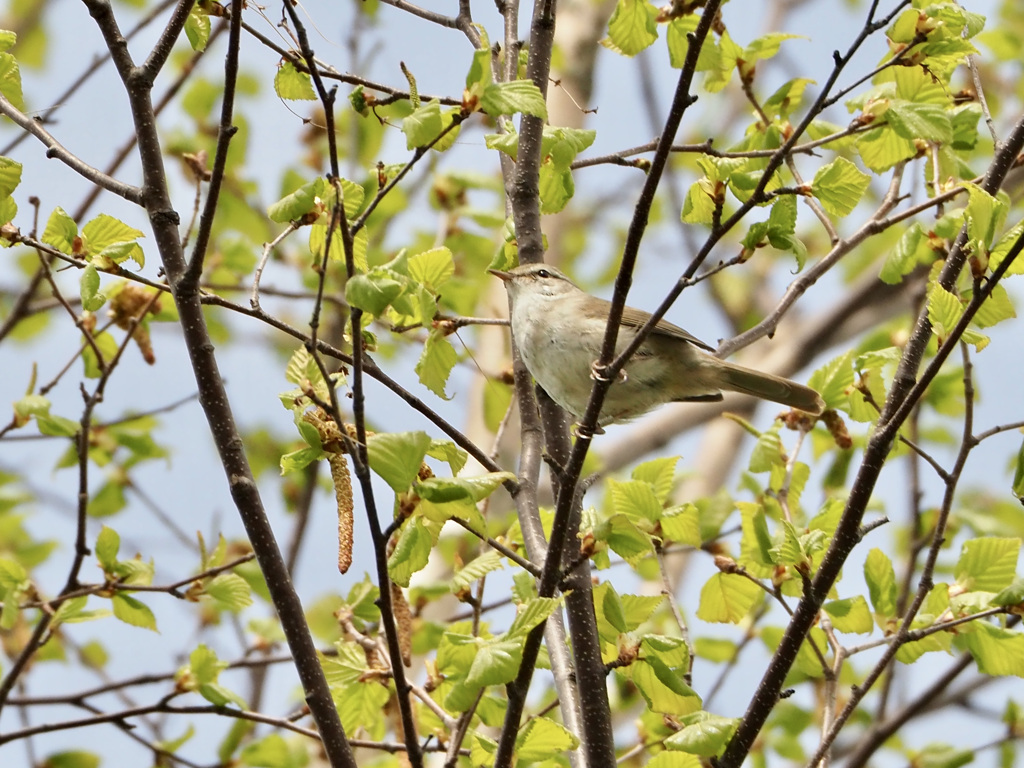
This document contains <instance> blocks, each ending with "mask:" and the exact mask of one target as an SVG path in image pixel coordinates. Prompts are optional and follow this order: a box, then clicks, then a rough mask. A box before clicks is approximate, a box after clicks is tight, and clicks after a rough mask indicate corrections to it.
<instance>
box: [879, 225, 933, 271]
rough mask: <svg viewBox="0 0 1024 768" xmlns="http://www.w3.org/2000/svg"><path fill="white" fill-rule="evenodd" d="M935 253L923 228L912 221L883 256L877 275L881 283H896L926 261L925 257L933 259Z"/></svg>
mask: <svg viewBox="0 0 1024 768" xmlns="http://www.w3.org/2000/svg"><path fill="white" fill-rule="evenodd" d="M937 255H938V254H936V252H935V251H934V250H932V249H931V247H930V240H929V238H928V237H927V235H926V234H925V231H924V228H923V227H922V226H921V225H920V224H919V223H918V222H914V223H913V224H911V225H910V226H909V227H907V230H906V231H905V232H904V233H903V235H902V236H901V237H900V239H899V240H898V241H897V242H896V245H895V246H894V247H893V249H892V250H891V251H889V255H888V256H886V257H885V263H884V264H883V265H882V271H881V273H880V274H879V276H878V277H879V279H880V280H881V281H882V282H883V283H887V284H889V285H896V284H898V283H900V282H902V280H903V278H904V277H905V276H906V275H909V274H910V273H911V272H913V271H914V268H915V267H916V266H917V265H918V264H923V263H926V260H927V259H929V258H931V259H934V258H935V257H936V256H937Z"/></svg>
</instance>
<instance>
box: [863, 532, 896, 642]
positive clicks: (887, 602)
mask: <svg viewBox="0 0 1024 768" xmlns="http://www.w3.org/2000/svg"><path fill="white" fill-rule="evenodd" d="M864 580H865V581H867V583H868V592H869V593H870V595H871V605H873V606H874V609H875V615H876V616H877V617H878V619H879V622H880V624H879V625H880V626H883V627H884V624H885V621H886V620H888V619H891V618H893V617H895V615H896V592H897V587H896V571H895V570H894V569H893V567H892V561H891V560H890V559H889V557H888V555H886V554H885V553H884V552H883V551H882V550H880V549H877V548H876V549H872V550H871V551H870V552H868V556H867V559H866V560H865V561H864Z"/></svg>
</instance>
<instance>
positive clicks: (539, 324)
mask: <svg viewBox="0 0 1024 768" xmlns="http://www.w3.org/2000/svg"><path fill="white" fill-rule="evenodd" d="M491 273H492V274H494V275H495V276H497V277H499V278H501V279H502V280H503V281H504V283H505V288H506V289H507V290H508V294H509V297H510V299H511V302H512V318H511V321H512V336H513V338H514V339H515V342H516V346H517V347H518V348H519V353H520V354H521V355H522V356H523V362H524V363H526V367H527V368H528V369H529V371H530V373H531V374H532V375H533V378H534V379H536V381H537V383H538V384H540V385H541V386H542V387H543V388H544V390H545V391H546V392H547V393H548V394H549V395H551V398H552V399H553V400H554V401H555V402H556V403H558V404H559V405H560V406H561V407H562V408H564V409H565V410H566V411H567V412H568V413H569V414H570V415H572V417H573V418H575V419H577V420H579V419H581V418H582V417H583V413H584V411H585V410H586V407H587V401H588V400H589V398H590V390H591V387H592V385H593V381H592V376H593V375H594V374H593V367H594V363H595V362H597V359H598V357H599V356H600V353H601V345H602V343H603V340H604V333H605V325H606V324H607V322H608V314H609V310H610V307H611V303H610V302H608V301H605V300H604V299H599V298H596V297H594V296H591V295H589V294H587V293H585V292H583V291H582V290H580V288H578V287H577V286H576V285H575V284H574V283H573V282H572V281H571V280H570V279H569V278H568V277H566V276H565V275H564V274H562V273H561V272H560V271H559V270H557V269H555V268H554V267H552V266H548V265H547V264H523V265H520V266H518V267H516V268H515V269H511V270H509V271H507V272H503V271H501V270H497V269H492V270H491ZM650 317H651V315H650V314H649V313H647V312H644V311H642V310H639V309H632V308H630V307H626V308H625V310H624V311H623V313H622V324H621V325H620V326H619V335H618V339H617V342H616V350H615V351H616V354H618V353H619V352H621V351H622V350H623V349H625V347H626V345H627V344H629V342H630V341H632V339H633V337H634V336H635V335H636V333H637V331H638V330H639V329H640V328H641V327H642V326H643V325H644V324H645V323H646V322H647V321H648V320H649V319H650ZM703 350H706V351H703ZM712 351H713V350H712V348H711V347H709V346H708V345H707V344H705V343H704V342H702V341H700V340H699V339H698V338H696V337H695V336H692V335H691V334H689V333H687V332H686V331H684V330H683V329H682V328H680V327H678V326H676V325H673V324H672V323H669V322H666V321H665V320H661V321H659V322H658V324H657V325H656V326H655V327H654V330H653V331H652V333H651V334H650V335H649V336H648V337H647V338H646V339H645V340H644V342H643V343H642V344H641V345H640V347H639V349H637V351H636V353H635V354H634V355H633V357H632V358H630V360H629V361H628V362H627V363H626V366H625V368H624V369H623V371H622V372H621V373H620V375H619V380H617V381H616V382H614V383H613V384H612V385H611V387H610V388H609V390H608V394H607V396H606V397H605V400H604V404H603V406H602V407H601V414H600V417H599V419H598V424H599V425H600V426H604V425H606V424H614V423H617V422H621V421H628V420H630V419H634V418H636V417H637V416H640V415H642V414H644V413H647V412H648V411H650V410H651V409H653V408H656V407H658V406H659V405H662V404H664V403H669V402H680V401H709V400H721V399H722V390H728V391H733V392H742V393H743V394H747V395H753V396H755V397H760V398H764V399H765V400H771V401H773V402H776V403H781V404H783V405H788V406H791V407H793V408H797V409H799V410H801V411H806V412H807V413H810V414H812V415H818V414H820V413H821V412H822V411H823V410H824V408H825V404H824V402H823V401H822V399H821V397H820V396H819V395H818V393H817V392H815V391H814V390H813V389H810V388H809V387H805V386H804V385H802V384H797V383H796V382H795V381H790V380H789V379H784V378H782V377H780V376H773V375H772V374H770V373H761V372H759V371H755V370H752V369H750V368H744V367H743V366H741V365H736V364H735V363H728V362H726V361H724V360H719V359H718V358H717V357H714V356H713V355H710V354H708V352H712Z"/></svg>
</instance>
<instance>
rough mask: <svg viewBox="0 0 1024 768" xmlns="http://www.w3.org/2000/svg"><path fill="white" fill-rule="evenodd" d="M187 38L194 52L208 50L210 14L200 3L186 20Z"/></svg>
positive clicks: (193, 8) (194, 6)
mask: <svg viewBox="0 0 1024 768" xmlns="http://www.w3.org/2000/svg"><path fill="white" fill-rule="evenodd" d="M185 36H186V37H188V42H189V45H191V46H192V50H193V51H205V50H206V43H207V42H208V41H209V39H210V14H208V13H207V12H206V10H205V9H204V8H203V6H202V5H201V4H200V3H196V4H195V5H193V6H192V10H191V11H190V12H189V14H188V18H187V19H185Z"/></svg>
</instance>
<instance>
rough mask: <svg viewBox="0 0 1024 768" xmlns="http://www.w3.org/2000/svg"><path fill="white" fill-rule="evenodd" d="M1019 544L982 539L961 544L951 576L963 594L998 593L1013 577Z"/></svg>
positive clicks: (1008, 540)
mask: <svg viewBox="0 0 1024 768" xmlns="http://www.w3.org/2000/svg"><path fill="white" fill-rule="evenodd" d="M1020 547H1021V540H1020V539H1016V538H1012V539H1010V538H997V537H994V536H993V537H985V538H982V539H971V540H969V541H965V542H964V544H963V547H962V549H961V550H960V559H959V560H958V561H957V564H956V567H955V568H954V569H953V573H954V575H955V577H956V583H957V585H958V586H960V587H962V588H963V589H964V591H966V592H999V591H1001V590H1003V589H1005V588H1006V587H1008V586H1009V585H1010V584H1011V583H1012V582H1013V579H1014V577H1015V576H1016V571H1017V556H1018V554H1019V553H1020Z"/></svg>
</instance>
